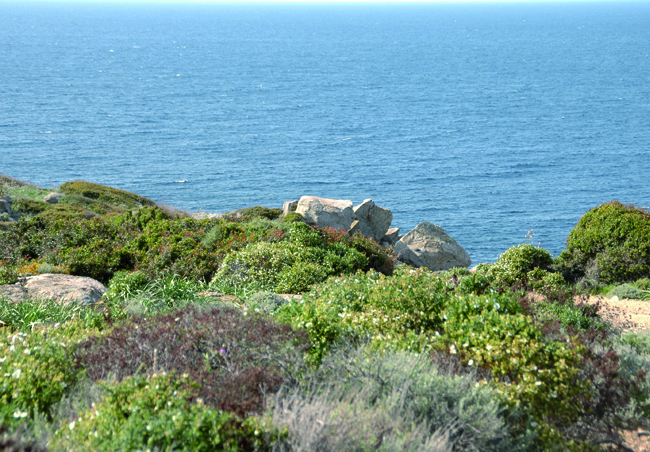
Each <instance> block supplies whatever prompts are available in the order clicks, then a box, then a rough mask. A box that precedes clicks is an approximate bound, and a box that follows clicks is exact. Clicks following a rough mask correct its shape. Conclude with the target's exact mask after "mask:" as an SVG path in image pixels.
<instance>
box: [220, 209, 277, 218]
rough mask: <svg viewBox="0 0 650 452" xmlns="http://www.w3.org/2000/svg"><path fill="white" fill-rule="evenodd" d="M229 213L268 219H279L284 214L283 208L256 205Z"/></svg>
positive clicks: (229, 213)
mask: <svg viewBox="0 0 650 452" xmlns="http://www.w3.org/2000/svg"><path fill="white" fill-rule="evenodd" d="M227 215H233V216H242V217H244V218H266V219H267V220H277V219H278V218H280V216H281V215H282V209H278V208H269V207H262V206H255V207H246V208H245V209H239V210H235V211H232V212H228V213H227Z"/></svg>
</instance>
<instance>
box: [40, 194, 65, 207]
mask: <svg viewBox="0 0 650 452" xmlns="http://www.w3.org/2000/svg"><path fill="white" fill-rule="evenodd" d="M61 198H65V195H64V194H63V193H50V194H49V195H47V196H46V197H45V198H43V201H45V202H49V203H50V204H56V203H57V202H59V200H60V199H61Z"/></svg>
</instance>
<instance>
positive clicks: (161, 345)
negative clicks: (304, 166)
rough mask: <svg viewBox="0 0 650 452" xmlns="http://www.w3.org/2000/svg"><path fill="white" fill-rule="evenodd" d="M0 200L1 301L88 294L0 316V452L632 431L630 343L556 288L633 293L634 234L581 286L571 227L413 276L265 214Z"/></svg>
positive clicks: (636, 379)
mask: <svg viewBox="0 0 650 452" xmlns="http://www.w3.org/2000/svg"><path fill="white" fill-rule="evenodd" d="M0 182H2V186H3V187H7V186H9V185H11V186H12V187H14V188H12V190H16V189H17V188H16V187H18V188H20V187H23V188H22V190H23V191H22V193H24V194H26V195H25V196H18V195H16V197H15V203H14V206H15V208H16V209H15V212H16V213H18V214H19V215H17V216H20V218H19V219H17V220H18V221H12V222H7V223H2V227H0V256H2V257H1V259H2V261H0V284H8V283H12V282H15V281H16V280H17V278H18V277H19V276H20V275H25V274H37V273H43V272H60V273H68V274H72V275H83V276H90V277H93V278H95V279H97V280H99V281H102V282H103V283H105V284H106V285H107V287H108V292H107V293H106V294H105V296H104V297H103V298H102V300H100V301H99V302H98V303H96V304H95V305H94V306H76V305H69V304H68V305H66V304H59V303H56V302H53V301H49V300H34V301H28V302H24V303H20V304H14V303H11V302H9V301H8V300H6V299H0V320H1V321H2V323H0V446H1V447H4V448H8V449H9V448H14V450H21V448H22V450H27V449H28V448H32V449H31V450H51V451H54V450H80V451H86V450H126V451H136V450H147V449H150V450H227V451H236V450H239V451H254V450H259V451H264V450H268V451H279V450H284V451H311V450H321V451H324V452H325V451H332V452H334V451H341V450H355V451H397V450H400V451H422V450H468V451H478V450H485V451H537V450H544V451H547V450H558V451H560V450H561V451H564V450H573V451H596V450H604V449H599V447H600V446H599V444H606V442H607V441H609V442H614V443H616V442H617V441H619V440H620V437H619V436H617V435H618V433H617V432H619V431H620V430H621V429H622V430H635V429H637V428H639V427H641V428H646V429H647V428H650V423H649V421H648V419H649V418H650V381H648V379H647V378H646V372H647V370H648V369H650V340H649V339H648V336H647V335H642V334H626V335H623V336H620V335H619V333H618V332H616V331H615V330H613V329H612V328H611V327H610V326H609V325H608V324H607V323H606V322H605V321H604V320H603V319H601V318H600V316H599V315H598V308H597V307H594V306H591V305H588V304H587V303H585V302H583V301H582V300H581V299H580V298H579V297H577V295H578V294H579V293H580V290H581V289H580V288H581V287H587V286H588V285H586V284H582V283H581V285H578V286H576V284H575V283H576V281H577V280H581V281H582V282H584V281H586V280H587V279H589V278H592V276H593V275H596V276H597V278H595V279H592V280H590V281H591V283H590V284H591V286H590V287H592V288H595V289H597V290H600V291H602V292H604V291H606V290H608V291H609V294H621V295H622V294H633V295H635V297H638V296H639V295H640V296H642V297H643V296H646V295H647V294H648V291H650V278H649V277H648V276H649V275H648V274H643V272H640V271H638V269H639V268H641V267H639V266H638V265H637V264H638V262H639V261H638V259H637V260H636V261H635V260H634V259H636V257H634V256H637V255H636V254H634V255H633V253H632V247H634V246H636V247H637V248H638V249H643V246H640V245H638V243H639V242H638V240H641V241H642V240H647V238H646V239H644V238H643V236H640V235H639V236H635V237H636V238H635V240H637V242H634V245H633V244H632V242H630V243H627V242H626V241H625V240H627V239H625V240H623V242H621V243H623V244H620V243H619V245H616V246H617V247H618V248H616V249H617V250H618V251H616V253H619V254H616V253H614V254H612V252H611V251H607V250H608V249H609V248H608V247H607V246H605V245H607V244H608V243H610V244H611V243H614V242H616V240H619V241H620V240H622V239H621V238H620V237H618V236H617V237H618V238H617V239H616V240H615V238H612V237H607V234H604V232H603V231H604V229H605V227H604V226H603V227H600V226H599V228H600V229H599V228H595V229H598V230H599V231H600V232H599V234H601V235H598V234H595V235H593V234H592V235H593V237H596V236H598V238H597V240H596V239H594V241H593V243H592V245H591V246H592V247H593V249H595V250H597V253H596V254H595V257H593V258H589V259H591V260H589V259H587V260H586V261H585V262H586V264H584V265H586V267H580V265H583V264H580V262H582V261H581V260H580V259H582V257H581V256H582V255H581V254H580V253H582V251H580V252H578V251H576V250H577V249H578V248H577V245H575V243H578V242H581V241H582V242H581V243H586V242H587V241H588V240H586V239H585V238H584V237H585V235H587V236H589V237H592V235H590V234H591V233H589V234H586V233H584V231H583V230H584V229H585V228H582V226H581V224H582V220H581V224H579V225H578V226H577V227H576V230H574V232H575V231H578V232H575V233H574V232H572V234H574V236H572V238H571V237H570V239H571V240H573V242H572V243H573V244H574V246H573V248H571V249H572V250H573V251H571V252H569V249H570V247H569V246H567V252H565V253H564V254H563V256H562V257H561V258H558V259H555V260H554V259H553V258H552V256H551V255H550V254H549V253H548V252H547V251H546V250H544V249H542V248H539V247H535V246H532V245H528V244H525V245H519V246H516V247H512V248H510V249H508V250H506V251H505V252H504V253H503V254H502V255H501V256H500V257H499V259H498V261H497V262H495V263H493V264H488V265H482V266H479V268H478V269H477V271H476V272H475V273H472V272H470V271H469V270H468V269H466V268H454V269H450V270H448V271H446V272H440V273H432V272H430V271H427V270H425V269H412V268H410V267H406V266H399V267H397V268H395V265H394V264H395V263H394V256H393V255H392V254H391V252H390V251H389V250H386V249H383V248H381V247H380V246H379V245H377V244H376V243H375V242H373V241H371V240H369V239H366V238H364V237H363V236H361V235H355V236H350V235H348V234H346V233H344V232H340V231H334V230H332V229H320V228H317V227H314V226H311V225H308V224H306V223H305V222H304V221H303V219H302V218H301V217H300V216H299V215H297V214H295V215H288V216H287V217H284V218H281V217H280V213H281V212H280V211H279V209H269V208H264V207H259V206H256V207H252V208H248V209H241V210H239V211H236V212H233V213H232V215H227V216H226V217H225V218H222V219H205V220H195V219H192V218H187V217H185V216H183V215H180V214H177V213H178V211H174V210H172V209H161V208H158V207H157V206H155V205H154V204H153V203H152V202H151V201H150V200H147V199H146V198H142V197H139V196H138V195H134V194H132V193H131V194H129V193H127V192H123V191H121V190H116V189H112V188H110V187H103V186H99V185H96V184H89V183H86V182H79V181H76V182H71V183H68V184H64V185H63V186H62V187H61V189H60V190H61V191H62V192H64V191H65V192H66V197H65V198H63V199H62V200H60V201H59V203H58V204H54V205H52V204H47V203H44V202H42V196H44V193H47V191H39V190H41V189H38V188H34V187H30V186H27V185H21V184H20V183H19V181H11V180H9V179H7V180H6V181H5V179H2V180H0ZM3 190H5V189H4V188H3ZM5 192H8V191H6V190H5ZM12 193H14V194H15V193H18V192H17V191H13V192H12ZM12 196H13V195H12ZM612 205H613V204H612ZM605 206H609V204H608V205H605ZM601 207H603V206H601ZM623 207H624V211H625V212H628V210H629V208H628V207H625V206H623ZM609 208H610V207H607V209H609ZM607 209H604V210H607ZM626 209H627V210H626ZM633 210H634V212H635V213H632V214H629V213H625V212H624V214H623V213H621V214H620V215H622V216H623V217H625V215H628V214H629V215H632V216H634V218H637V216H638V215H639V214H638V213H636V212H637V211H638V209H633ZM235 213H236V215H235ZM643 215H645V213H643ZM601 216H605V215H604V214H603V215H600V216H599V218H600V217H601ZM91 217H92V218H91ZM621 218H622V217H621ZM621 218H619V220H620V221H618V220H617V221H613V220H612V221H613V222H610V223H609V226H612V225H618V226H620V227H621V228H622V227H623V226H621V225H624V224H625V223H626V221H628V220H627V219H626V220H623V219H621ZM625 218H627V217H625ZM639 218H640V217H639ZM583 219H584V218H583ZM634 221H637V220H634ZM634 224H635V227H638V225H639V224H640V223H634ZM618 226H617V227H618ZM581 228H582V229H581ZM590 228H591V226H590V227H589V228H586V229H587V230H594V228H591V229H590ZM620 230H623V229H620ZM581 231H582V232H581ZM610 231H614V233H615V234H618V231H619V229H616V227H613V228H611V227H610ZM581 234H582V235H581ZM603 234H604V235H603ZM632 235H634V234H632ZM581 237H582V238H581ZM593 237H592V238H593ZM603 237H604V238H603ZM626 237H627V236H626ZM633 238H634V237H633ZM590 240H591V239H590ZM590 243H591V242H590ZM617 243H618V242H617ZM626 247H627V248H626ZM603 250H604V251H603ZM623 251H625V252H623ZM603 253H604V254H603ZM607 253H609V254H607ZM621 253H623V254H621ZM625 253H627V254H625ZM603 255H605V256H610V257H611V256H613V255H617V256H618V255H620V256H623V255H626V256H628V257H629V256H633V257H630V259H631V260H629V259H628V260H627V261H624V263H625V265H623V266H616V265H614V263H613V261H612V260H611V259H610V257H605V258H604V257H603ZM637 257H638V256H637ZM579 258H580V259H579ZM601 261H602V262H601ZM632 261H634V262H636V264H635V263H634V262H632ZM593 262H596V264H597V266H598V272H599V273H598V274H596V273H595V272H594V270H593V269H594V268H595V267H594V264H593ZM603 262H604V263H608V265H609V264H612V265H610V266H609V267H606V266H603ZM630 262H632V264H630V265H632V267H630V265H628V264H629V263H630ZM635 265H636V267H635ZM639 265H641V264H639ZM581 269H582V270H581ZM603 269H606V270H605V273H607V272H609V273H608V274H614V275H619V276H620V275H626V276H625V277H624V278H622V279H617V278H618V276H617V277H616V278H613V279H611V280H609V279H606V278H605V277H604V276H603V273H602V272H603ZM607 269H609V270H607ZM612 269H613V270H612ZM630 269H632V270H630ZM635 269H636V270H635ZM583 270H584V271H583ZM580 272H583V273H580ZM565 277H566V279H565ZM621 282H625V283H627V284H621ZM603 283H608V284H610V286H607V287H603V286H602V285H601V284H603ZM287 293H293V294H300V295H296V296H288V295H286V294H287ZM280 294H282V295H280ZM621 295H619V297H621ZM584 426H589V429H586V428H583V427H584Z"/></svg>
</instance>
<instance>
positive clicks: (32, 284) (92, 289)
mask: <svg viewBox="0 0 650 452" xmlns="http://www.w3.org/2000/svg"><path fill="white" fill-rule="evenodd" d="M104 292H106V287H105V286H104V285H103V284H102V283H100V282H99V281H96V280H94V279H92V278H87V277H85V276H71V275H60V274H54V273H45V274H42V275H37V276H28V277H26V278H22V280H21V281H19V282H17V283H16V284H7V285H4V286H0V296H1V297H5V298H9V299H11V300H12V301H14V302H17V303H20V302H21V301H24V300H26V299H33V300H54V301H58V302H60V303H65V304H67V303H79V304H82V305H87V304H93V303H95V302H97V300H99V299H100V298H101V297H102V295H103V294H104Z"/></svg>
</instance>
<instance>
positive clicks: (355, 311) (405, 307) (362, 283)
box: [277, 269, 449, 362]
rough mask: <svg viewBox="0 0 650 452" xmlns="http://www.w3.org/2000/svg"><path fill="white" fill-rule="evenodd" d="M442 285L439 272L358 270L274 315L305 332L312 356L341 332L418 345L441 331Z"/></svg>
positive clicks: (409, 346)
mask: <svg viewBox="0 0 650 452" xmlns="http://www.w3.org/2000/svg"><path fill="white" fill-rule="evenodd" d="M447 291H448V289H447V286H446V284H445V282H444V280H443V279H442V278H441V277H440V276H438V275H435V274H433V273H431V272H429V271H426V270H422V269H418V270H412V269H398V270H396V271H395V275H393V276H392V277H387V276H384V275H381V274H380V273H376V272H368V273H362V272H357V273H355V274H354V275H350V276H347V277H342V278H336V279H330V280H328V281H326V282H325V283H324V284H322V285H320V286H317V287H315V288H314V289H313V290H312V292H310V293H309V294H306V295H305V296H303V299H302V300H300V301H292V302H291V303H288V304H287V305H285V306H283V307H282V308H280V310H279V311H278V314H277V315H278V316H279V317H280V318H282V319H285V320H286V321H289V322H291V323H292V324H293V325H295V326H296V327H297V328H301V329H305V330H306V331H307V332H308V333H309V337H310V340H311V343H312V348H311V349H310V356H311V359H312V360H313V361H314V362H320V361H321V360H322V359H323V358H324V357H325V355H326V354H327V353H328V352H329V350H330V349H331V348H332V347H333V346H334V345H335V344H336V343H337V342H338V341H340V340H341V339H344V338H350V339H352V340H354V339H356V338H362V337H368V336H370V337H372V338H373V340H374V341H375V343H376V345H380V346H381V345H382V344H384V345H386V344H391V345H393V346H397V347H398V348H402V349H406V350H413V351H420V350H423V349H424V348H425V347H426V346H427V344H429V343H430V341H431V338H432V337H434V336H435V334H436V331H439V332H440V331H442V326H443V322H444V319H443V314H444V313H443V308H444V305H445V303H446V301H447V300H448V298H449V295H447V294H446V292H447Z"/></svg>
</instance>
